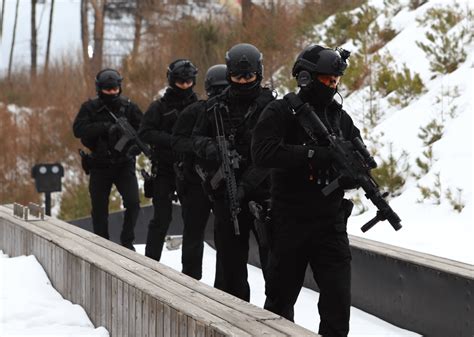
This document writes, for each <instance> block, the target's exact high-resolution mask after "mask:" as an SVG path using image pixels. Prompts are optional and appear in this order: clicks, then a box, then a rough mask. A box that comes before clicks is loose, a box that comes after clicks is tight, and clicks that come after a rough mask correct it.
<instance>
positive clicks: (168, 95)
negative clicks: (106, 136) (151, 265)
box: [139, 59, 197, 261]
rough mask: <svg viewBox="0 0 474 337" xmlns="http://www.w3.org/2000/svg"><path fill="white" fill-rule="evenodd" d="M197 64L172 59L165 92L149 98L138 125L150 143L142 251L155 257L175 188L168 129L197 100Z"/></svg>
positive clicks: (162, 239)
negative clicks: (149, 196)
mask: <svg viewBox="0 0 474 337" xmlns="http://www.w3.org/2000/svg"><path fill="white" fill-rule="evenodd" d="M196 75H197V68H196V67H195V66H194V65H193V64H192V63H191V61H189V60H185V59H178V60H176V61H174V62H172V63H171V64H170V65H169V67H168V71H167V77H168V85H169V87H168V88H167V89H166V92H165V94H164V95H163V97H161V98H160V99H158V100H155V101H154V102H152V103H151V104H150V106H149V108H148V110H147V111H146V112H145V115H144V117H143V122H142V124H141V126H140V131H139V135H140V138H141V139H142V140H143V141H144V142H145V143H148V144H150V145H151V147H152V172H153V176H154V182H153V207H154V216H153V219H152V220H151V221H150V223H149V225H148V235H147V242H146V248H145V255H146V256H148V257H150V258H152V259H155V260H157V261H159V260H160V258H161V251H162V249H163V243H164V239H165V236H166V232H167V231H168V228H169V225H170V223H171V214H172V203H171V201H172V199H173V197H174V193H175V191H176V174H175V170H174V164H175V163H176V162H177V158H176V156H175V154H174V153H173V151H172V149H171V133H172V129H173V126H174V124H175V122H176V119H177V118H178V115H179V113H180V112H181V111H182V110H183V109H184V108H185V107H186V106H188V105H189V104H192V103H194V102H196V101H197V96H196V94H195V93H194V91H193V87H194V85H195V84H196Z"/></svg>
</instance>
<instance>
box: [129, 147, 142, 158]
mask: <svg viewBox="0 0 474 337" xmlns="http://www.w3.org/2000/svg"><path fill="white" fill-rule="evenodd" d="M141 152H142V151H141V150H140V148H139V147H138V146H137V144H132V145H131V146H130V147H129V148H128V150H127V156H128V157H131V158H133V157H136V156H138V155H139V154H140V153H141Z"/></svg>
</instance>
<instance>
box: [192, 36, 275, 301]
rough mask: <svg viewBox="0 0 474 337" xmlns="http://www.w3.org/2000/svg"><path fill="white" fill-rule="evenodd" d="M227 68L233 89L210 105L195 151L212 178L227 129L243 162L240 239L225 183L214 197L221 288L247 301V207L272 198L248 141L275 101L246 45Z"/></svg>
mask: <svg viewBox="0 0 474 337" xmlns="http://www.w3.org/2000/svg"><path fill="white" fill-rule="evenodd" d="M226 65H227V79H228V81H229V83H230V86H229V87H228V88H227V89H226V90H224V91H223V92H222V93H221V94H220V95H218V96H215V97H213V98H212V99H210V100H209V101H208V103H207V112H206V114H203V115H202V118H200V120H199V121H198V122H197V124H196V127H195V128H194V130H193V146H194V149H195V152H196V154H197V156H198V157H199V158H201V159H203V162H202V165H203V168H204V169H205V171H206V172H207V173H208V174H209V177H211V176H213V174H214V173H215V172H216V170H217V169H218V167H219V165H220V156H221V154H220V153H219V149H218V146H217V143H216V136H217V127H218V128H219V129H221V131H222V126H223V130H224V132H225V136H226V139H227V141H228V142H229V144H230V150H232V151H234V150H235V151H236V152H237V153H238V155H239V156H240V163H239V168H234V169H233V172H234V173H235V178H236V183H237V186H238V192H237V193H236V194H235V196H234V197H236V199H237V200H238V201H239V204H240V208H241V210H240V213H238V223H239V226H238V228H239V231H240V234H239V235H236V233H235V229H234V222H233V221H232V220H231V210H230V201H231V198H230V197H229V193H228V192H229V191H228V190H227V187H226V183H225V182H224V181H223V180H221V182H220V186H219V187H218V188H217V189H216V190H215V191H213V192H212V194H213V195H212V197H213V200H214V202H213V211H214V215H215V220H216V221H215V242H216V249H217V259H218V260H219V261H220V263H221V267H222V274H223V282H222V283H221V284H219V285H218V287H219V288H220V289H221V290H224V291H226V292H228V293H230V294H232V295H234V296H237V297H239V298H241V299H243V300H246V301H249V299H250V287H249V284H248V282H247V260H248V251H249V233H250V231H251V230H253V231H254V223H253V216H252V214H251V213H250V210H249V207H248V202H249V201H250V200H255V201H262V200H264V199H265V198H267V197H268V194H269V190H268V187H269V186H268V184H266V183H267V182H268V179H267V178H268V170H266V169H259V168H256V167H255V166H254V165H253V162H252V158H251V156H250V139H251V134H252V129H253V128H254V126H255V123H256V122H257V119H258V117H259V115H260V112H261V111H262V110H263V108H264V107H265V106H266V105H267V104H268V103H269V102H270V101H272V100H273V99H274V97H273V93H272V91H271V90H269V89H267V88H262V86H261V81H262V78H263V65H262V54H261V53H260V51H259V50H258V49H257V48H256V47H255V46H253V45H251V44H246V43H242V44H237V45H235V46H233V47H232V48H231V49H230V50H229V51H228V52H227V54H226ZM216 120H217V123H216ZM221 121H222V124H221ZM234 200H235V199H234ZM254 233H255V232H254ZM260 257H261V260H265V257H266V253H265V252H263V251H261V254H260ZM262 266H263V267H264V266H265V263H262Z"/></svg>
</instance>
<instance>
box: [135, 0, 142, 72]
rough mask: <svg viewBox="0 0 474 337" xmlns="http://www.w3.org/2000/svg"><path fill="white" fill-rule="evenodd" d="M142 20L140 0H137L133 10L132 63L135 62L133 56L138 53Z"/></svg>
mask: <svg viewBox="0 0 474 337" xmlns="http://www.w3.org/2000/svg"><path fill="white" fill-rule="evenodd" d="M142 22H143V17H142V13H141V8H140V0H138V1H137V8H136V10H135V33H134V36H133V47H132V63H133V62H135V58H136V57H137V55H138V50H139V49H140V42H141V37H142V34H141V33H142Z"/></svg>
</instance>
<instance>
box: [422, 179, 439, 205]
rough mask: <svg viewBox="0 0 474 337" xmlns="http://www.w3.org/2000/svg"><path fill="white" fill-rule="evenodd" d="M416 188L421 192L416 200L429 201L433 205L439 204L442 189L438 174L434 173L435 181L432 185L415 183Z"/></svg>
mask: <svg viewBox="0 0 474 337" xmlns="http://www.w3.org/2000/svg"><path fill="white" fill-rule="evenodd" d="M417 186H418V189H419V190H420V192H421V199H418V200H417V201H418V202H419V203H422V202H424V201H431V202H432V203H433V204H435V205H440V204H441V196H442V195H443V190H442V188H441V179H440V174H439V172H438V173H435V182H434V184H433V186H432V187H429V186H422V185H419V184H418V185H417Z"/></svg>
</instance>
